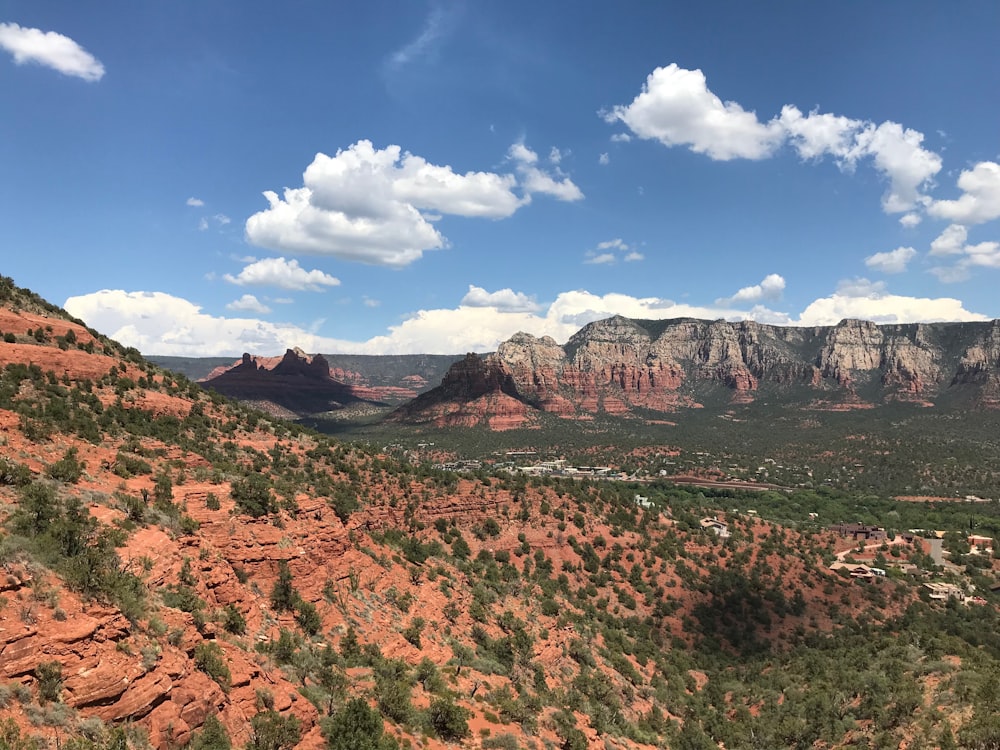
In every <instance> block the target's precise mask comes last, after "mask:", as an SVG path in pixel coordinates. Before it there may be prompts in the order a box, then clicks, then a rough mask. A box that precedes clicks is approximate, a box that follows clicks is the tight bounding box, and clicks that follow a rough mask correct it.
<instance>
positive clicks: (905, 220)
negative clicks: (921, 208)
mask: <svg viewBox="0 0 1000 750" xmlns="http://www.w3.org/2000/svg"><path fill="white" fill-rule="evenodd" d="M922 220H923V218H922V217H921V216H920V214H918V213H908V214H903V215H902V216H900V217H899V223H900V224H902V225H903V226H904V227H906V228H907V229H912V228H913V227H915V226H917V225H918V224H919V223H920V222H921V221H922Z"/></svg>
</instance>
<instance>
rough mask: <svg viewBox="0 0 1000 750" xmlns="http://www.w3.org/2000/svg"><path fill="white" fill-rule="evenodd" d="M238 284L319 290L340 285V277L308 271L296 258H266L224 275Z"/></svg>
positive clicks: (317, 271) (308, 290)
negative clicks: (237, 272)
mask: <svg viewBox="0 0 1000 750" xmlns="http://www.w3.org/2000/svg"><path fill="white" fill-rule="evenodd" d="M222 278H224V279H225V280H226V281H228V282H229V283H230V284H236V285H237V286H276V287H278V288H280V289H289V290H295V291H306V292H319V291H322V290H323V287H330V286H339V285H340V279H337V278H334V277H333V276H331V275H330V274H328V273H324V272H323V271H320V270H318V269H314V270H312V271H307V270H306V269H304V268H302V267H301V266H300V265H299V262H298V261H297V260H295V259H292V260H285V259H284V258H264V259H263V260H258V261H256V262H254V263H251V264H250V265H248V266H246V267H245V268H244V269H243V270H242V271H240V272H239V274H237V275H236V276H233V275H231V274H228V273H227V274H226V275H225V276H223V277H222Z"/></svg>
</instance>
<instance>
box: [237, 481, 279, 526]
mask: <svg viewBox="0 0 1000 750" xmlns="http://www.w3.org/2000/svg"><path fill="white" fill-rule="evenodd" d="M229 494H230V495H231V496H232V498H233V502H235V503H236V507H238V508H239V509H240V510H241V511H243V512H244V513H246V514H247V515H248V516H253V517H254V518H260V517H261V516H266V515H267V514H269V513H273V512H275V511H276V510H277V509H278V506H277V503H275V500H274V497H273V496H272V495H271V484H270V482H268V481H267V478H266V477H264V475H263V474H258V473H253V474H249V475H247V476H245V477H241V478H240V479H237V480H235V481H234V482H233V483H232V487H231V489H230V492H229Z"/></svg>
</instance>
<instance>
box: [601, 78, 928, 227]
mask: <svg viewBox="0 0 1000 750" xmlns="http://www.w3.org/2000/svg"><path fill="white" fill-rule="evenodd" d="M601 114H602V116H603V118H604V119H605V121H607V122H609V123H615V122H619V121H620V122H623V123H625V125H627V126H628V127H629V128H630V129H631V130H632V132H633V133H635V134H636V135H637V136H639V137H640V138H647V139H654V140H658V141H660V142H661V143H663V144H664V145H665V146H686V147H688V148H689V149H690V150H692V151H694V152H696V153H703V154H706V155H707V156H708V157H709V158H711V159H715V160H720V161H724V160H729V159H765V158H768V157H770V156H773V155H774V154H775V153H776V152H777V151H778V149H779V148H780V147H781V146H782V145H783V144H784V143H785V142H789V143H791V145H792V146H793V147H794V148H795V150H796V151H797V153H798V154H799V156H800V157H802V158H803V159H806V160H818V159H821V158H823V157H825V156H830V157H832V158H833V159H834V160H835V161H836V162H837V164H838V165H839V166H840V168H841V169H845V170H851V169H854V168H855V166H856V164H857V163H858V161H859V160H861V159H863V158H870V159H871V161H872V163H873V165H874V167H875V169H876V170H877V171H878V172H880V173H881V174H882V175H883V176H884V177H885V178H886V179H887V180H888V182H889V189H888V190H887V191H886V194H885V195H884V196H883V199H882V207H883V209H884V210H885V211H886V212H887V213H900V212H904V211H910V210H911V209H913V208H915V207H917V206H920V205H922V204H923V203H925V202H926V201H927V200H928V199H927V198H926V197H925V196H924V195H923V192H922V191H923V190H924V189H926V188H927V187H929V186H930V185H931V184H932V181H933V178H934V176H935V175H936V174H937V173H938V172H939V171H940V170H941V157H940V156H938V155H937V154H936V153H934V152H932V151H929V150H927V149H925V148H924V147H923V145H922V144H923V140H924V136H923V134H922V133H920V132H919V131H916V130H912V129H909V128H904V127H903V126H902V125H900V124H899V123H895V122H891V121H886V122H883V123H881V124H879V125H876V124H875V123H873V122H870V121H867V120H856V119H852V118H848V117H843V116H840V115H833V114H829V113H820V112H817V111H813V112H810V113H809V114H808V115H803V114H802V112H801V111H800V110H799V109H798V108H797V107H795V106H793V105H785V106H784V107H783V108H782V110H781V113H780V115H778V116H777V117H774V118H772V119H771V120H769V121H768V122H761V121H760V120H759V119H758V118H757V115H756V114H755V113H754V112H752V111H748V110H745V109H744V108H743V107H742V106H741V105H740V104H738V103H736V102H723V101H722V100H721V99H720V98H719V97H718V96H716V95H715V94H714V93H713V92H712V91H710V90H709V89H708V86H707V84H706V81H705V75H704V74H703V73H702V72H701V71H700V70H685V69H684V68H681V67H679V66H677V65H676V64H671V65H668V66H667V67H665V68H657V69H656V70H654V71H653V72H652V73H651V74H650V75H649V77H648V78H647V79H646V83H645V84H644V85H643V88H642V92H641V93H640V94H639V95H638V96H636V97H635V99H634V100H633V101H632V103H631V104H628V105H618V106H616V107H614V108H612V109H611V110H609V111H605V112H602V113H601Z"/></svg>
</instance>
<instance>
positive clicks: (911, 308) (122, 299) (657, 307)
mask: <svg viewBox="0 0 1000 750" xmlns="http://www.w3.org/2000/svg"><path fill="white" fill-rule="evenodd" d="M504 291H506V290H504ZM470 293H471V289H470ZM492 294H493V295H497V294H500V296H499V297H497V298H496V299H495V302H499V303H502V302H504V301H505V300H506V299H507V298H508V297H507V295H504V294H502V293H497V292H494V293H492ZM517 294H519V293H513V294H512V295H511V296H512V297H514V298H516V297H517ZM476 296H478V297H480V298H481V299H485V298H487V297H489V296H490V293H487V292H482V293H477V295H476ZM463 302H464V300H463ZM64 307H65V309H66V310H67V311H69V312H70V314H72V315H74V316H76V317H79V318H82V319H83V320H85V321H87V323H88V324H89V325H91V326H93V327H95V328H97V329H98V330H100V331H103V332H105V333H107V334H108V335H110V336H111V337H112V338H115V339H117V340H118V341H121V342H122V343H123V344H126V345H128V346H135V347H136V348H138V349H139V350H140V351H142V352H143V353H145V354H163V355H178V356H182V355H186V356H230V355H232V356H238V355H239V354H241V353H242V352H244V351H249V352H253V353H256V354H269V355H270V354H279V353H281V352H283V351H284V350H285V349H287V348H289V347H294V346H298V347H300V348H302V349H303V350H305V351H309V352H326V353H337V352H343V353H357V354H435V353H440V354H461V353H464V352H467V351H480V352H483V351H491V350H494V349H496V347H497V345H498V344H499V343H500V342H501V341H504V340H505V339H507V338H509V337H510V336H512V335H513V334H514V333H516V332H518V331H526V332H528V333H531V334H533V335H535V336H543V335H548V336H552V337H553V338H554V339H555V340H556V341H559V342H565V341H566V340H567V339H568V338H569V337H570V336H571V335H572V334H574V333H575V332H576V331H577V330H579V329H580V328H581V327H582V326H584V325H586V324H587V323H590V322H593V321H595V320H600V319H602V318H607V317H610V316H611V315H624V316H626V317H630V318H638V319H646V320H649V319H669V318H699V319H703V320H717V319H719V318H724V319H727V320H757V321H760V322H765V323H772V324H778V325H801V326H813V325H834V324H836V323H837V322H839V321H840V320H842V319H843V318H863V319H869V320H876V321H878V322H899V323H902V322H918V321H934V320H987V319H988V318H987V317H986V316H985V315H979V314H977V313H973V312H970V311H968V310H966V309H965V308H964V306H963V305H962V303H961V302H960V301H959V300H956V299H950V298H938V299H922V298H915V297H905V296H897V295H891V294H888V293H887V292H886V291H885V287H884V285H883V284H879V283H875V284H873V283H872V282H869V281H867V280H865V279H855V280H853V281H850V282H845V283H844V284H843V285H842V286H841V287H839V288H838V289H837V291H836V292H835V293H834V294H832V295H830V296H828V297H824V298H822V299H818V300H816V301H814V302H812V303H811V304H810V305H808V306H807V307H806V309H805V310H804V311H803V312H802V313H801V315H799V316H798V317H794V316H792V315H790V314H788V313H785V312H780V311H775V310H771V309H769V308H767V307H765V306H763V305H755V306H754V307H753V308H752V309H751V310H749V311H745V310H737V309H733V308H731V307H726V306H719V305H707V306H698V305H688V304H678V303H676V302H673V301H671V300H665V299H660V298H655V297H647V298H636V297H631V296H628V295H624V294H605V295H603V296H601V295H595V294H592V293H590V292H587V291H583V290H579V291H571V292H563V293H561V294H559V295H558V297H556V299H555V301H554V302H552V304H550V305H549V306H548V308H547V309H540V310H538V311H515V310H511V309H510V308H509V307H507V308H504V307H500V306H496V305H493V306H482V307H480V306H470V305H467V304H462V303H460V304H459V305H458V306H457V307H455V308H444V309H435V310H419V311H417V312H414V313H412V314H410V315H409V316H408V317H407V318H406V319H405V320H403V321H402V322H401V323H399V324H398V325H395V326H391V327H390V328H389V330H388V331H387V332H386V333H385V334H384V335H380V336H375V337H373V338H370V339H367V340H365V341H347V340H343V339H333V338H328V337H323V336H319V335H318V334H317V333H316V332H315V330H314V331H306V330H303V329H302V328H300V327H298V326H295V325H291V324H282V323H271V322H268V321H263V320H258V319H255V318H222V317H216V316H212V315H208V314H206V313H204V312H202V311H201V309H200V307H199V306H198V305H196V304H193V303H191V302H189V301H187V300H184V299H181V298H178V297H174V296H171V295H169V294H164V293H162V292H124V291H121V290H104V291H100V292H95V293H93V294H87V295H83V296H79V297H71V298H70V299H68V300H66V303H65V304H64Z"/></svg>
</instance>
